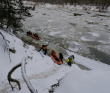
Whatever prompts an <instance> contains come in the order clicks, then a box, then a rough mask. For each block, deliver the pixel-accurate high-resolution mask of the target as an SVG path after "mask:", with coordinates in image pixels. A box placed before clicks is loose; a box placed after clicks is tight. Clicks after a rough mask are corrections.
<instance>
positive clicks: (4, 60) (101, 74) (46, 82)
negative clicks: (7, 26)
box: [0, 30, 110, 93]
mask: <svg viewBox="0 0 110 93" xmlns="http://www.w3.org/2000/svg"><path fill="white" fill-rule="evenodd" d="M0 32H2V34H3V35H4V36H5V39H7V40H9V41H10V43H9V48H11V49H15V50H16V53H10V57H11V62H10V60H9V56H8V53H7V52H6V51H5V52H4V47H3V46H2V45H3V44H4V40H3V39H2V36H0V59H1V61H0V62H1V65H0V86H1V87H0V93H4V92H7V93H30V91H29V90H28V88H27V86H26V84H25V82H24V80H23V78H22V74H21V67H19V68H18V69H17V70H15V72H14V73H13V74H12V78H15V79H18V80H19V81H20V84H21V88H22V89H21V90H18V89H17V86H16V88H15V89H14V91H12V90H11V87H10V85H9V84H8V80H7V75H8V72H9V71H10V70H11V68H12V67H14V66H15V65H16V64H18V63H20V62H22V61H23V60H24V59H26V62H27V65H26V74H27V76H28V79H29V80H30V83H31V84H32V86H33V87H34V89H35V90H37V91H38V93H49V92H48V91H49V89H50V88H51V85H53V84H56V83H58V80H59V79H61V80H60V86H59V87H58V88H55V93H63V92H64V93H73V92H74V93H82V91H83V93H88V92H89V93H109V92H110V90H109V87H110V83H109V81H110V78H109V77H110V66H109V65H106V64H103V63H101V62H98V61H94V60H91V59H89V58H85V57H82V56H79V55H77V54H75V53H74V52H69V51H67V52H68V54H69V55H71V54H74V55H75V62H76V63H80V64H82V65H84V66H86V67H88V68H90V69H91V70H88V71H86V70H82V69H80V68H79V67H78V66H77V65H76V64H72V66H71V67H69V66H68V65H67V64H62V65H57V64H56V63H54V62H53V61H52V59H51V58H50V57H49V56H47V55H46V56H44V58H43V57H42V56H41V55H40V53H39V52H37V51H36V50H35V48H34V47H33V46H30V45H26V47H23V45H24V43H23V42H22V41H21V40H20V39H18V38H17V37H15V36H12V35H10V34H7V33H5V32H4V31H2V30H0Z"/></svg>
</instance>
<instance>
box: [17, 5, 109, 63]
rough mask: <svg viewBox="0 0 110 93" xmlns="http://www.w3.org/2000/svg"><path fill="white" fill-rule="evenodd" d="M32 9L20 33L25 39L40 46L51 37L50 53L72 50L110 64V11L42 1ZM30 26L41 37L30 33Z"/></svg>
mask: <svg viewBox="0 0 110 93" xmlns="http://www.w3.org/2000/svg"><path fill="white" fill-rule="evenodd" d="M31 13H32V17H28V18H26V19H25V21H23V24H24V26H23V27H22V28H23V32H21V33H18V34H19V36H20V38H22V39H23V40H24V41H27V42H28V43H29V42H30V44H33V45H36V46H37V48H40V47H41V45H42V44H45V43H48V41H49V40H50V43H49V46H48V47H47V49H48V54H49V53H50V51H51V50H52V49H54V50H55V51H56V52H57V53H59V52H62V53H63V54H64V56H65V57H66V56H68V53H67V52H68V51H70V52H73V54H74V53H77V54H79V55H82V56H85V57H88V58H91V59H94V60H99V61H101V62H103V63H106V64H109V65H110V12H95V11H90V10H89V11H87V10H86V11H85V10H82V9H75V8H64V7H58V6H57V7H56V6H50V5H44V6H43V5H39V6H36V9H35V11H32V12H31ZM29 30H30V31H32V32H33V33H38V35H39V36H40V37H41V40H36V39H33V38H31V37H28V36H26V32H27V31H29Z"/></svg>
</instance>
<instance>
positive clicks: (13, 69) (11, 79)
mask: <svg viewBox="0 0 110 93" xmlns="http://www.w3.org/2000/svg"><path fill="white" fill-rule="evenodd" d="M20 66H21V63H19V64H18V65H16V66H15V67H13V68H12V69H11V70H10V71H9V73H8V77H7V78H8V81H9V84H10V86H11V88H12V90H13V88H14V87H13V86H12V85H11V82H16V83H17V85H18V88H19V90H20V89H21V85H20V83H19V81H18V80H16V79H13V78H11V74H12V73H13V72H14V71H15V69H17V68H18V67H20Z"/></svg>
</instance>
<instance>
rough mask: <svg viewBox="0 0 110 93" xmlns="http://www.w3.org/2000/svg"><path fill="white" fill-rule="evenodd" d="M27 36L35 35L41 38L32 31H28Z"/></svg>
mask: <svg viewBox="0 0 110 93" xmlns="http://www.w3.org/2000/svg"><path fill="white" fill-rule="evenodd" d="M27 35H33V36H34V37H38V38H39V36H38V34H37V33H33V34H32V32H31V31H28V32H27Z"/></svg>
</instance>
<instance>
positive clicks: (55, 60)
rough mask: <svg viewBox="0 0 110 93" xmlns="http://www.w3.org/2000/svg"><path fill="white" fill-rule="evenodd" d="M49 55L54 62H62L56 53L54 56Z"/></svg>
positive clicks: (59, 63)
mask: <svg viewBox="0 0 110 93" xmlns="http://www.w3.org/2000/svg"><path fill="white" fill-rule="evenodd" d="M50 57H51V58H52V60H53V61H54V63H57V64H58V65H61V64H62V62H61V60H60V59H59V57H58V56H57V55H56V56H55V57H53V56H52V55H51V54H50Z"/></svg>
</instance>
